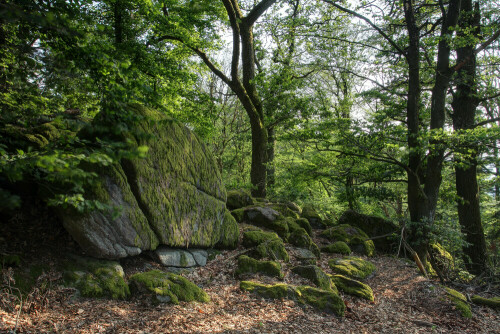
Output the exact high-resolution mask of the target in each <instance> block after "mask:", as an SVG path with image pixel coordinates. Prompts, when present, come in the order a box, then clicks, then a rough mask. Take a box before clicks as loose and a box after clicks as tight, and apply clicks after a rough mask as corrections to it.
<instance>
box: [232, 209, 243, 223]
mask: <svg viewBox="0 0 500 334" xmlns="http://www.w3.org/2000/svg"><path fill="white" fill-rule="evenodd" d="M231 214H232V215H233V217H234V219H236V221H237V222H238V223H243V221H244V220H245V209H236V210H233V211H231Z"/></svg>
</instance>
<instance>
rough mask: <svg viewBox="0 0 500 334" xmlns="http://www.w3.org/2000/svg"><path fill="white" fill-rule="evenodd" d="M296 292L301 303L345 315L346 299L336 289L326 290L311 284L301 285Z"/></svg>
mask: <svg viewBox="0 0 500 334" xmlns="http://www.w3.org/2000/svg"><path fill="white" fill-rule="evenodd" d="M296 292H297V295H298V302H299V303H300V304H306V305H310V306H312V307H314V308H316V309H318V310H320V311H323V312H328V313H334V314H336V315H338V316H340V317H341V316H343V315H344V312H345V304H344V301H343V300H342V298H340V296H339V295H338V293H336V292H334V291H325V290H321V289H316V288H313V287H310V286H299V287H297V289H296Z"/></svg>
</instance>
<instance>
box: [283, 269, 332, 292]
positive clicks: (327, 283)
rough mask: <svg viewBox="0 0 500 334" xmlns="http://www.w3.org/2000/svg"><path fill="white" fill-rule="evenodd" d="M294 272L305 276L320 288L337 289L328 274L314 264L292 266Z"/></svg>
mask: <svg viewBox="0 0 500 334" xmlns="http://www.w3.org/2000/svg"><path fill="white" fill-rule="evenodd" d="M292 272H294V273H295V274H297V275H299V276H302V277H304V278H307V279H308V280H310V281H311V282H313V283H314V284H316V286H317V287H318V288H320V289H323V290H328V291H335V292H338V291H337V288H336V287H335V284H333V283H332V280H331V279H330V276H328V275H327V274H326V273H325V272H324V271H323V270H321V268H320V267H318V266H316V265H307V266H297V267H294V268H292Z"/></svg>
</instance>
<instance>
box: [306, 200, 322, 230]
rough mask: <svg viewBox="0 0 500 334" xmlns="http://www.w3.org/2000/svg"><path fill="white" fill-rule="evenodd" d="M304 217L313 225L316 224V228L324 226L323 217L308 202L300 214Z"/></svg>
mask: <svg viewBox="0 0 500 334" xmlns="http://www.w3.org/2000/svg"><path fill="white" fill-rule="evenodd" d="M300 216H301V217H302V218H305V219H307V220H308V221H309V223H310V224H311V226H314V227H315V228H319V227H323V226H324V225H323V219H322V218H321V216H320V215H319V214H318V212H317V211H316V209H315V208H314V207H313V206H312V205H310V204H307V205H305V206H304V207H303V208H302V213H301V215H300Z"/></svg>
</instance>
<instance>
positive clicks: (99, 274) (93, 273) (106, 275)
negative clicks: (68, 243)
mask: <svg viewBox="0 0 500 334" xmlns="http://www.w3.org/2000/svg"><path fill="white" fill-rule="evenodd" d="M66 268H67V270H66V271H65V272H64V275H63V278H64V281H65V283H66V285H68V286H72V287H75V288H76V289H78V290H79V291H80V294H81V295H82V296H84V297H93V298H103V297H108V298H111V299H126V298H127V297H128V296H129V295H130V290H129V288H128V285H127V283H125V279H124V274H123V269H122V267H121V266H120V265H119V264H118V262H114V261H102V260H94V259H86V258H76V257H74V258H73V261H72V262H71V263H68V264H67V265H66Z"/></svg>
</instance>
